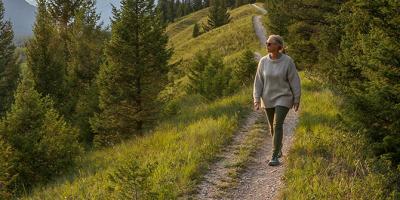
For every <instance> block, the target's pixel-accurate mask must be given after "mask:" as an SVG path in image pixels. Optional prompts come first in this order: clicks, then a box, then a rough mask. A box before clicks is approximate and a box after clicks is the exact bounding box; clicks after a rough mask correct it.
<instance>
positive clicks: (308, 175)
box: [281, 73, 393, 199]
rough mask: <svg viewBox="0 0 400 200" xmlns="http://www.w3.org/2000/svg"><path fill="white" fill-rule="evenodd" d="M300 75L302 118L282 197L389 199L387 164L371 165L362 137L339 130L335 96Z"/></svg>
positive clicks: (338, 101)
mask: <svg viewBox="0 0 400 200" xmlns="http://www.w3.org/2000/svg"><path fill="white" fill-rule="evenodd" d="M301 76H302V88H303V94H302V102H301V110H300V122H299V124H298V126H297V129H296V136H295V142H294V144H293V147H292V149H291V150H290V154H289V166H288V169H287V171H286V173H285V182H286V188H285V189H284V190H283V192H282V194H281V198H284V199H393V197H391V196H390V195H391V194H388V192H389V191H388V190H387V188H389V187H386V185H385V184H387V183H388V182H390V181H388V179H387V178H386V177H385V176H384V175H383V174H384V173H387V172H388V170H386V169H388V168H387V167H388V165H387V163H381V164H374V163H371V162H372V161H371V160H369V159H368V155H369V153H371V152H370V150H369V149H370V148H369V147H368V144H367V142H366V140H365V139H364V138H363V137H362V136H361V135H360V134H358V133H353V132H347V131H345V130H344V129H342V128H340V121H339V116H340V113H339V110H338V105H339V104H340V103H341V102H340V100H339V98H338V97H336V96H334V95H333V94H332V93H331V92H330V91H329V90H328V89H325V88H323V87H321V86H320V85H318V84H316V83H313V82H311V81H310V80H308V79H306V78H305V77H304V74H303V73H301Z"/></svg>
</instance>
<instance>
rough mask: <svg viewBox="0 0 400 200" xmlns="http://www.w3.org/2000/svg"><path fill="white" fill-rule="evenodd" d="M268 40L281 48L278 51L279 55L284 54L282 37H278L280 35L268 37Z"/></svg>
mask: <svg viewBox="0 0 400 200" xmlns="http://www.w3.org/2000/svg"><path fill="white" fill-rule="evenodd" d="M268 39H272V40H274V42H276V43H277V44H279V45H280V46H281V47H282V49H281V50H279V51H280V52H281V53H286V50H285V46H284V42H283V38H282V36H280V35H270V36H269V37H268Z"/></svg>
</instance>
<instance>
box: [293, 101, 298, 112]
mask: <svg viewBox="0 0 400 200" xmlns="http://www.w3.org/2000/svg"><path fill="white" fill-rule="evenodd" d="M293 109H294V111H296V112H297V110H299V103H294V104H293Z"/></svg>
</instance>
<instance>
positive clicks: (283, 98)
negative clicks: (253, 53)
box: [253, 54, 301, 108]
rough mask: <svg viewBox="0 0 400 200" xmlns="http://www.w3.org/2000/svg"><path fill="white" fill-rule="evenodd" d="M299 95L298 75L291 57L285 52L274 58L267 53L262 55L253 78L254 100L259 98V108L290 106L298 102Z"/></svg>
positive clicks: (256, 100) (257, 100)
mask: <svg viewBox="0 0 400 200" xmlns="http://www.w3.org/2000/svg"><path fill="white" fill-rule="evenodd" d="M300 96H301V87H300V77H299V74H298V73H297V69H296V66H295V64H294V62H293V59H292V58H291V57H289V56H288V55H286V54H282V56H281V57H280V58H278V59H276V60H272V59H271V58H270V55H269V54H267V55H265V56H263V57H262V58H261V59H260V61H259V63H258V67H257V72H256V75H255V78H254V88H253V98H254V102H260V100H261V108H271V107H275V106H277V105H281V106H286V107H288V108H291V107H292V106H293V103H300Z"/></svg>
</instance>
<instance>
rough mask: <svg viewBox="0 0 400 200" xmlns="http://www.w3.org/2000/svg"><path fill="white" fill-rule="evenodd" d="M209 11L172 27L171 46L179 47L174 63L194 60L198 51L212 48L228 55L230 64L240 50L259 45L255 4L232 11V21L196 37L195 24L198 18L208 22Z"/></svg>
mask: <svg viewBox="0 0 400 200" xmlns="http://www.w3.org/2000/svg"><path fill="white" fill-rule="evenodd" d="M207 14H208V13H207V8H206V9H203V10H200V11H197V12H196V13H192V14H191V15H189V16H187V17H185V18H184V19H182V20H183V21H179V22H176V23H174V24H171V25H170V26H169V29H168V30H169V31H168V32H169V33H170V40H169V41H170V42H169V46H170V47H173V48H174V50H175V53H174V55H173V57H172V59H171V62H175V61H177V60H179V59H183V60H184V61H190V60H191V59H193V57H194V55H195V53H196V52H198V51H205V50H207V49H211V50H215V51H217V52H219V53H221V55H222V56H224V57H226V59H225V61H226V63H227V64H230V63H231V61H232V60H233V59H234V58H235V57H237V55H238V52H241V51H243V49H244V48H245V47H248V48H252V49H257V48H258V40H257V37H256V35H255V34H254V30H253V25H252V22H251V17H252V16H253V15H256V14H258V13H257V10H256V9H255V8H254V7H253V6H251V5H250V4H247V5H243V6H240V7H238V8H235V9H233V10H230V14H231V17H232V21H231V22H230V23H228V24H226V25H223V26H221V27H218V28H216V29H213V30H211V31H209V32H206V33H203V34H201V35H200V36H198V37H196V38H193V37H192V31H193V27H194V23H195V22H196V21H199V23H201V22H205V21H206V20H207ZM232 55H235V57H232Z"/></svg>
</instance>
